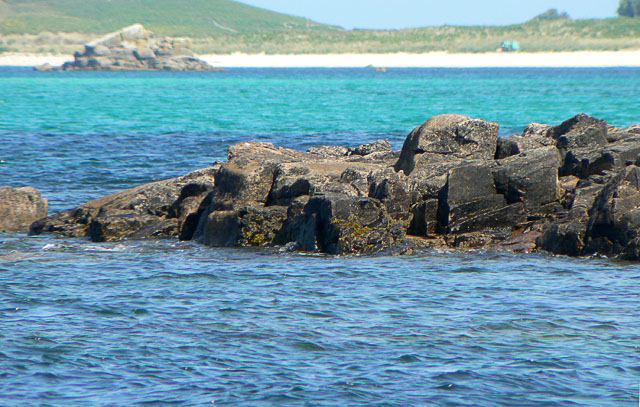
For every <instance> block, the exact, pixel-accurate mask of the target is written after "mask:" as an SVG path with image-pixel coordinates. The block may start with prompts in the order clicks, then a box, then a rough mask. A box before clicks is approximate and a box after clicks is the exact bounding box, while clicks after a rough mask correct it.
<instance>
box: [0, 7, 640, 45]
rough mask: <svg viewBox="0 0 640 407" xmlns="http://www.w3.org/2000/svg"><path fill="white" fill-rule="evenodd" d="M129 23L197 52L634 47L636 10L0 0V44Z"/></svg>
mask: <svg viewBox="0 0 640 407" xmlns="http://www.w3.org/2000/svg"><path fill="white" fill-rule="evenodd" d="M625 2H630V3H634V4H635V3H636V2H640V0H621V8H622V6H623V5H624V4H626V3H625ZM133 23H142V24H143V25H144V26H145V27H146V28H147V29H149V30H151V31H154V32H155V33H157V34H158V35H168V36H174V37H181V36H184V37H190V38H191V39H192V43H193V48H194V50H195V51H196V52H198V53H232V52H246V53H261V52H264V53H267V54H282V53H291V54H306V53H359V52H367V53H386V52H410V53H421V52H429V51H447V52H488V51H495V50H496V49H497V48H498V47H499V46H500V44H501V42H502V41H517V42H518V43H519V44H520V48H521V51H523V52H544V51H581V50H625V49H640V18H630V17H626V16H621V17H616V18H607V19H579V20H573V19H571V18H570V17H569V16H568V15H567V14H566V13H561V12H558V11H557V10H549V11H547V12H545V13H542V14H540V15H539V16H536V17H535V18H533V19H531V20H530V21H527V22H525V23H522V24H514V25H508V26H441V27H422V28H411V29H403V30H358V29H356V30H343V29H341V28H339V27H334V26H329V25H324V24H319V23H316V22H313V21H311V20H308V19H305V18H301V17H294V16H289V15H285V14H280V13H275V12H271V11H268V10H264V9H260V8H257V7H252V6H248V5H245V4H243V3H239V2H237V1H233V0H183V1H180V2H177V1H175V0H108V1H107V0H82V1H77V0H48V1H44V0H0V52H2V50H4V51H19V52H54V53H55V52H58V53H72V52H74V51H76V50H78V49H79V48H81V47H82V45H83V44H84V43H86V42H88V41H90V40H92V39H94V38H95V37H96V36H98V35H100V34H103V33H107V32H111V31H115V30H117V29H119V28H122V27H124V26H127V25H130V24H133Z"/></svg>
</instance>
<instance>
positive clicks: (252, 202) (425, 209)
mask: <svg viewBox="0 0 640 407" xmlns="http://www.w3.org/2000/svg"><path fill="white" fill-rule="evenodd" d="M101 52H102V51H101ZM609 131H615V134H614V135H610V134H609ZM497 135H498V125H497V124H496V123H490V122H487V121H485V120H481V119H474V118H471V117H468V116H462V115H454V114H447V115H440V116H436V117H433V118H431V119H429V120H428V121H427V122H425V123H424V124H423V125H421V126H419V127H417V128H416V129H414V130H413V131H412V132H411V133H410V134H409V136H408V137H407V139H406V141H405V143H404V145H403V148H402V151H400V152H398V151H393V150H392V149H391V146H390V144H389V142H388V141H386V140H378V141H374V142H372V143H368V144H363V145H360V146H356V147H342V146H321V147H314V148H311V149H309V151H307V152H302V151H296V150H293V149H289V148H283V147H276V146H274V145H273V144H271V143H264V142H257V141H249V142H242V143H238V144H235V145H233V146H231V147H230V148H229V154H228V159H227V161H226V162H224V163H221V164H219V165H217V166H215V167H211V168H208V169H203V170H199V171H196V172H194V173H192V174H189V175H186V176H185V177H179V178H175V179H172V180H166V181H160V182H158V183H152V184H147V185H143V186H141V187H138V188H133V189H131V190H127V191H124V192H121V193H119V194H114V195H110V196H108V197H105V198H102V199H99V200H96V201H91V202H89V203H87V204H85V205H82V206H80V207H78V208H76V209H73V210H69V211H66V212H62V213H60V214H57V215H54V216H52V217H49V218H46V219H44V220H41V221H39V222H36V223H34V224H33V226H32V228H31V231H32V233H40V232H44V231H52V232H58V233H62V234H66V235H70V236H85V235H88V236H90V237H91V238H92V239H93V240H97V241H103V240H118V239H123V238H145V237H156V236H157V237H174V236H175V237H180V238H182V239H191V238H192V239H195V240H197V241H199V242H201V243H203V244H205V245H210V246H237V247H249V246H251V247H269V246H276V245H279V246H284V247H285V248H287V249H289V250H301V251H312V252H321V253H330V254H370V253H378V252H385V253H412V252H413V251H414V249H416V248H425V247H451V248H460V249H469V248H485V249H499V250H513V251H534V250H544V251H549V252H552V253H557V254H566V255H573V256H581V255H592V254H600V255H606V256H612V257H619V258H624V259H629V260H639V258H638V257H639V256H640V255H639V253H640V167H639V166H638V165H639V164H640V132H638V131H636V128H635V127H631V128H628V129H619V128H613V127H611V126H608V125H607V124H606V123H605V122H604V121H602V120H598V119H595V118H592V117H589V116H586V115H578V116H576V117H574V118H572V119H569V120H567V121H565V122H564V123H562V124H560V125H557V126H551V125H545V124H540V123H532V124H531V125H529V126H528V127H527V128H526V129H525V131H524V133H523V134H522V135H513V136H509V137H507V138H504V139H498V136H497Z"/></svg>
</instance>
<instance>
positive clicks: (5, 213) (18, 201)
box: [0, 187, 48, 233]
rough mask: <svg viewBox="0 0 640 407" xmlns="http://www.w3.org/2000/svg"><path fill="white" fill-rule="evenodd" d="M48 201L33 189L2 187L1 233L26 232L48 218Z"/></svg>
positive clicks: (0, 205) (0, 193) (0, 198)
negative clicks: (37, 222) (37, 221)
mask: <svg viewBox="0 0 640 407" xmlns="http://www.w3.org/2000/svg"><path fill="white" fill-rule="evenodd" d="M47 208H48V201H47V200H46V199H45V198H43V197H42V196H41V195H40V191H38V190H37V189H35V188H33V187H20V188H13V187H0V233H13V232H26V231H28V230H29V225H31V224H32V223H33V222H35V221H36V220H39V219H41V218H44V217H45V216H47Z"/></svg>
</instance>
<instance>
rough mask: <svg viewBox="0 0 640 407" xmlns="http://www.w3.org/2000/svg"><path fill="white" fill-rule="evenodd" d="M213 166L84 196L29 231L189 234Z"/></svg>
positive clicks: (96, 235)
mask: <svg viewBox="0 0 640 407" xmlns="http://www.w3.org/2000/svg"><path fill="white" fill-rule="evenodd" d="M215 169H216V168H215V167H212V168H205V169H201V170H197V171H194V172H192V173H190V174H187V175H185V176H182V177H178V178H171V179H168V180H164V181H157V182H152V183H150V184H145V185H141V186H139V187H135V188H131V189H127V190H125V191H122V192H118V193H115V194H111V195H108V196H105V197H103V198H99V199H95V200H93V201H89V202H87V203H86V204H84V205H81V206H79V207H77V208H74V209H69V210H67V211H63V212H60V213H57V214H55V215H52V216H49V217H47V218H44V219H41V220H39V221H37V222H34V223H33V224H32V225H31V228H30V231H29V233H30V234H40V233H44V232H53V233H58V234H61V235H64V236H68V237H83V236H89V237H90V238H91V240H93V241H95V242H105V241H107V242H109V241H117V240H123V239H144V238H154V237H179V238H181V239H183V240H189V239H191V237H192V235H193V232H194V231H195V228H196V226H197V225H198V220H199V217H200V214H201V213H202V211H203V209H202V208H201V206H202V204H203V201H206V198H207V195H208V194H209V193H210V192H211V191H212V190H213V186H214V178H213V174H214V172H215Z"/></svg>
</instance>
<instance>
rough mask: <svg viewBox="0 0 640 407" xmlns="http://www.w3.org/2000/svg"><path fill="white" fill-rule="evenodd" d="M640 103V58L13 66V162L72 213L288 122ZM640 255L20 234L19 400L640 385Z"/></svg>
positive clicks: (544, 390)
mask: <svg viewBox="0 0 640 407" xmlns="http://www.w3.org/2000/svg"><path fill="white" fill-rule="evenodd" d="M448 112H452V113H461V114H466V115H470V116H473V117H478V118H483V119H487V120H490V121H496V122H498V123H500V125H501V130H500V135H501V136H506V135H509V134H513V133H518V132H521V131H522V130H523V129H524V128H525V126H526V125H527V124H528V123H531V122H543V123H550V124H558V123H561V122H562V121H564V120H566V119H568V118H570V117H572V116H574V115H576V114H578V113H587V114H590V115H593V116H596V117H598V118H602V119H606V120H607V121H608V122H609V123H610V124H613V125H617V126H621V127H625V126H629V125H631V124H635V123H640V69H637V68H598V69H584V68H581V69H552V68H544V69H542V68H538V69H525V68H517V69H515V68H514V69H490V68H484V69H389V70H387V71H386V72H376V71H375V70H374V69H364V68H361V69H231V70H229V71H222V72H204V73H195V72H192V73H188V72H117V73H115V72H35V71H33V70H31V69H28V68H11V67H2V68H0V185H13V186H21V185H32V186H34V187H37V188H38V189H40V191H41V192H42V194H43V195H44V196H45V197H46V198H48V199H49V203H50V213H55V212H57V211H61V210H64V209H68V208H72V207H74V206H77V205H79V204H82V203H83V202H86V201H88V200H90V199H93V198H97V197H101V196H104V195H106V194H108V193H112V192H115V191H119V190H123V189H126V188H129V187H132V186H136V185H139V184H142V183H146V182H150V181H154V180H159V179H164V178H168V177H174V176H178V175H182V174H185V173H187V172H189V171H192V170H195V169H198V168H201V167H206V166H209V165H211V164H212V163H214V162H215V161H218V160H224V159H225V158H226V154H227V149H228V147H229V146H230V145H232V144H234V143H237V142H241V141H246V140H261V141H270V142H273V143H274V144H275V145H278V146H286V147H293V148H297V149H303V150H306V149H307V148H309V147H312V146H317V145H322V144H342V145H350V146H355V145H358V144H362V143H367V142H372V141H374V140H377V139H380V138H387V139H389V140H390V142H391V144H392V145H393V147H394V148H396V149H399V148H401V146H402V143H403V141H404V139H405V137H406V135H407V134H408V133H409V132H410V131H411V130H412V129H413V128H414V127H415V126H418V125H420V124H422V123H423V122H424V121H426V120H427V119H428V118H429V117H431V116H433V115H436V114H441V113H448ZM639 388H640V265H638V264H633V263H624V262H618V261H613V260H610V259H606V258H585V259H575V258H568V257H562V256H551V255H547V254H540V253H534V254H510V253H504V252H496V251H467V252H455V251H424V252H419V253H416V254H414V255H411V256H399V257H393V256H385V255H378V256H326V255H317V254H308V253H307V254H305V253H288V252H285V251H282V250H280V249H279V248H269V249H260V250H258V249H246V248H245V249H235V248H211V247H205V246H202V245H200V244H197V243H194V242H178V241H176V240H156V241H125V242H118V243H92V242H90V241H89V240H87V239H68V238H60V237H56V236H51V235H44V236H35V237H27V236H25V235H24V234H0V406H4V407H13V406H204V405H221V406H594V407H606V406H611V407H614V406H615V407H618V406H629V407H631V406H634V407H635V406H638V404H639V400H638V395H639V390H640V389H639Z"/></svg>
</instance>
